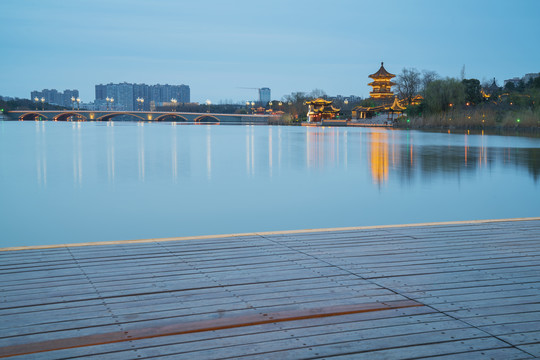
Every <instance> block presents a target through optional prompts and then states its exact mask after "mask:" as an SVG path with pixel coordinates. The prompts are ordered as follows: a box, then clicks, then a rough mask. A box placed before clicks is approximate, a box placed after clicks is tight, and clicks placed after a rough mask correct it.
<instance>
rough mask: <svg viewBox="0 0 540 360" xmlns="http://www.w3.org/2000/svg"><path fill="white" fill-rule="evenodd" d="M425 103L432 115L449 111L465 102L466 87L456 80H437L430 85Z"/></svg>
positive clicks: (426, 91) (425, 96)
mask: <svg viewBox="0 0 540 360" xmlns="http://www.w3.org/2000/svg"><path fill="white" fill-rule="evenodd" d="M424 102H425V106H426V110H427V111H428V112H430V113H438V112H441V111H447V110H449V109H450V108H452V107H454V106H460V105H463V103H464V102H465V86H464V85H463V83H462V82H461V81H459V80H457V79H454V78H446V79H444V80H435V81H432V82H431V83H429V84H428V86H427V88H426V90H425V94H424Z"/></svg>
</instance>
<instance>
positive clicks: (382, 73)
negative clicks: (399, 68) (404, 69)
mask: <svg viewBox="0 0 540 360" xmlns="http://www.w3.org/2000/svg"><path fill="white" fill-rule="evenodd" d="M369 77H370V78H372V79H380V78H390V79H391V78H393V77H396V75H394V74H391V73H389V72H388V71H386V69H385V68H384V62H382V61H381V67H380V69H379V71H377V72H376V73H375V74H371V75H369Z"/></svg>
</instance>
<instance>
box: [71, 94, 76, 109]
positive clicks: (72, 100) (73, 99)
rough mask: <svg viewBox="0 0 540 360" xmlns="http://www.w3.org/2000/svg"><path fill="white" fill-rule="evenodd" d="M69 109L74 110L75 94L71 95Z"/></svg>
mask: <svg viewBox="0 0 540 360" xmlns="http://www.w3.org/2000/svg"><path fill="white" fill-rule="evenodd" d="M71 110H75V96H72V97H71Z"/></svg>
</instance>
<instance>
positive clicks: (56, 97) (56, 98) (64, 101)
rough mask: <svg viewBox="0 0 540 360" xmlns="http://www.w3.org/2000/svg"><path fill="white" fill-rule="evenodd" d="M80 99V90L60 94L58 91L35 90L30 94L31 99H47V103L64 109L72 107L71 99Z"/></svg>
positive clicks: (67, 90) (65, 91)
mask: <svg viewBox="0 0 540 360" xmlns="http://www.w3.org/2000/svg"><path fill="white" fill-rule="evenodd" d="M78 97H79V90H69V89H66V90H64V92H59V91H58V90H56V89H50V90H49V89H43V90H41V91H37V90H34V91H32V92H31V93H30V99H31V100H35V98H38V99H40V100H41V98H45V102H46V103H49V104H54V105H60V106H64V107H71V106H72V105H73V104H72V101H71V98H75V99H77V98H78Z"/></svg>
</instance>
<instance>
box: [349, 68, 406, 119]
mask: <svg viewBox="0 0 540 360" xmlns="http://www.w3.org/2000/svg"><path fill="white" fill-rule="evenodd" d="M369 77H370V78H371V79H373V81H372V82H370V83H369V84H368V85H369V86H371V87H372V88H373V90H372V91H371V92H370V93H369V95H370V98H371V99H370V102H371V103H372V104H371V105H370V106H356V107H355V108H354V109H353V110H352V117H353V118H355V119H368V118H373V117H379V116H380V115H386V116H385V119H384V120H381V121H386V122H387V121H388V120H393V119H394V117H397V116H399V115H401V114H402V113H403V111H404V110H405V107H404V106H403V105H402V104H401V102H400V101H399V100H398V98H397V96H395V95H394V93H393V92H392V86H394V85H396V83H394V82H392V78H394V77H396V75H394V74H391V73H389V72H388V71H386V69H385V68H384V63H383V62H381V67H380V68H379V70H378V71H377V72H376V73H375V74H371V75H369Z"/></svg>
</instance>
